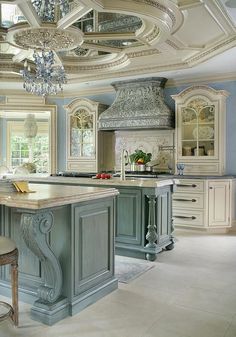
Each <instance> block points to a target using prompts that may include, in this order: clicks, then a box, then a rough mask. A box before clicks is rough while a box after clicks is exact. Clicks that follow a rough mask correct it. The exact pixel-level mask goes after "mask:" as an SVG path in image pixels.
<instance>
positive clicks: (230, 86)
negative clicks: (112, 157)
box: [48, 81, 236, 174]
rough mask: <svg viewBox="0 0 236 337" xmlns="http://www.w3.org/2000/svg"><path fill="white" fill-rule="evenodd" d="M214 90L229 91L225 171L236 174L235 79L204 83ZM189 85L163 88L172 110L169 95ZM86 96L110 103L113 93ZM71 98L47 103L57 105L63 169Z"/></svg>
mask: <svg viewBox="0 0 236 337" xmlns="http://www.w3.org/2000/svg"><path fill="white" fill-rule="evenodd" d="M204 85H208V86H210V87H212V88H214V89H216V90H226V91H228V92H229V94H230V95H229V97H228V98H227V105H226V111H227V112H226V130H227V131H226V173H228V174H236V146H235V145H234V144H235V143H236V81H225V82H216V83H211V82H209V83H204ZM187 87H189V85H183V86H178V87H168V88H166V89H165V90H164V96H165V101H166V103H167V104H168V105H169V106H170V107H171V109H172V110H174V108H175V102H174V100H173V99H172V98H171V95H174V94H178V93H179V92H181V91H182V90H184V89H186V88H187ZM86 98H89V99H92V100H95V101H98V102H101V103H104V104H109V105H110V104H111V103H112V102H113V101H114V98H115V93H110V94H101V95H94V96H86ZM72 100H73V99H72V98H71V99H57V98H54V99H49V100H48V103H49V104H56V105H57V106H58V121H57V127H58V128H57V130H58V134H57V137H58V170H59V171H60V170H65V160H66V130H65V125H66V113H65V110H64V108H63V105H66V104H68V103H69V102H71V101H72Z"/></svg>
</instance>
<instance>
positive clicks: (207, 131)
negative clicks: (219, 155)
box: [181, 100, 215, 157]
mask: <svg viewBox="0 0 236 337" xmlns="http://www.w3.org/2000/svg"><path fill="white" fill-rule="evenodd" d="M181 118H182V121H181V135H182V139H181V148H182V156H194V157H202V156H214V152H215V138H214V136H215V106H214V105H209V104H207V102H205V101H203V100H195V101H192V102H190V104H188V106H187V107H183V108H182V113H181Z"/></svg>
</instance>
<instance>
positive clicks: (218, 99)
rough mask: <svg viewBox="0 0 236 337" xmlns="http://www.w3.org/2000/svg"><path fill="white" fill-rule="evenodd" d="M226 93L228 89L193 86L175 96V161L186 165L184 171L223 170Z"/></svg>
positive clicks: (204, 171) (201, 172) (218, 172)
mask: <svg viewBox="0 0 236 337" xmlns="http://www.w3.org/2000/svg"><path fill="white" fill-rule="evenodd" d="M227 96H228V93H227V92H226V91H224V90H218V91H217V90H214V89H212V88H210V87H207V86H193V87H190V88H187V89H186V90H184V91H182V92H181V93H180V94H178V95H173V96H172V98H173V99H174V100H175V102H176V164H177V167H178V164H184V165H182V166H183V167H184V174H202V175H204V174H205V175H208V174H215V175H221V174H223V173H224V170H225V112H226V111H225V100H226V97H227ZM177 173H178V172H177Z"/></svg>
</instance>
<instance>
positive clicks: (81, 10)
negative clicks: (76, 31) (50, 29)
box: [57, 5, 92, 29]
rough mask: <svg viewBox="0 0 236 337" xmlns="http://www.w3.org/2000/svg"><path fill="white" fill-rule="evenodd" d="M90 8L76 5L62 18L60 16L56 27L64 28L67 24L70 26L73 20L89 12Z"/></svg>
mask: <svg viewBox="0 0 236 337" xmlns="http://www.w3.org/2000/svg"><path fill="white" fill-rule="evenodd" d="M91 10H92V8H91V7H84V6H81V5H80V6H77V7H75V8H74V9H72V11H71V12H69V13H68V14H66V15H65V16H64V17H63V18H61V19H60V20H59V21H58V23H57V27H58V28H60V29H65V28H67V27H69V26H71V25H72V24H73V23H74V22H76V21H78V20H79V19H81V18H82V17H83V16H84V15H86V14H87V13H89V12H90V11H91Z"/></svg>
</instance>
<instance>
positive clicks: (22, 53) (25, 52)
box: [12, 50, 33, 62]
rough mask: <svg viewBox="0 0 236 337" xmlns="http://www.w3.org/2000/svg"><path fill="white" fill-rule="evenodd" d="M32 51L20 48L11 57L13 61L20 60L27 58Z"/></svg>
mask: <svg viewBox="0 0 236 337" xmlns="http://www.w3.org/2000/svg"><path fill="white" fill-rule="evenodd" d="M32 53H33V51H32V50H21V51H20V52H19V53H18V54H16V55H14V56H13V58H12V61H13V62H21V61H23V60H25V59H26V58H28V57H29V56H30V55H31V54H32Z"/></svg>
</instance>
